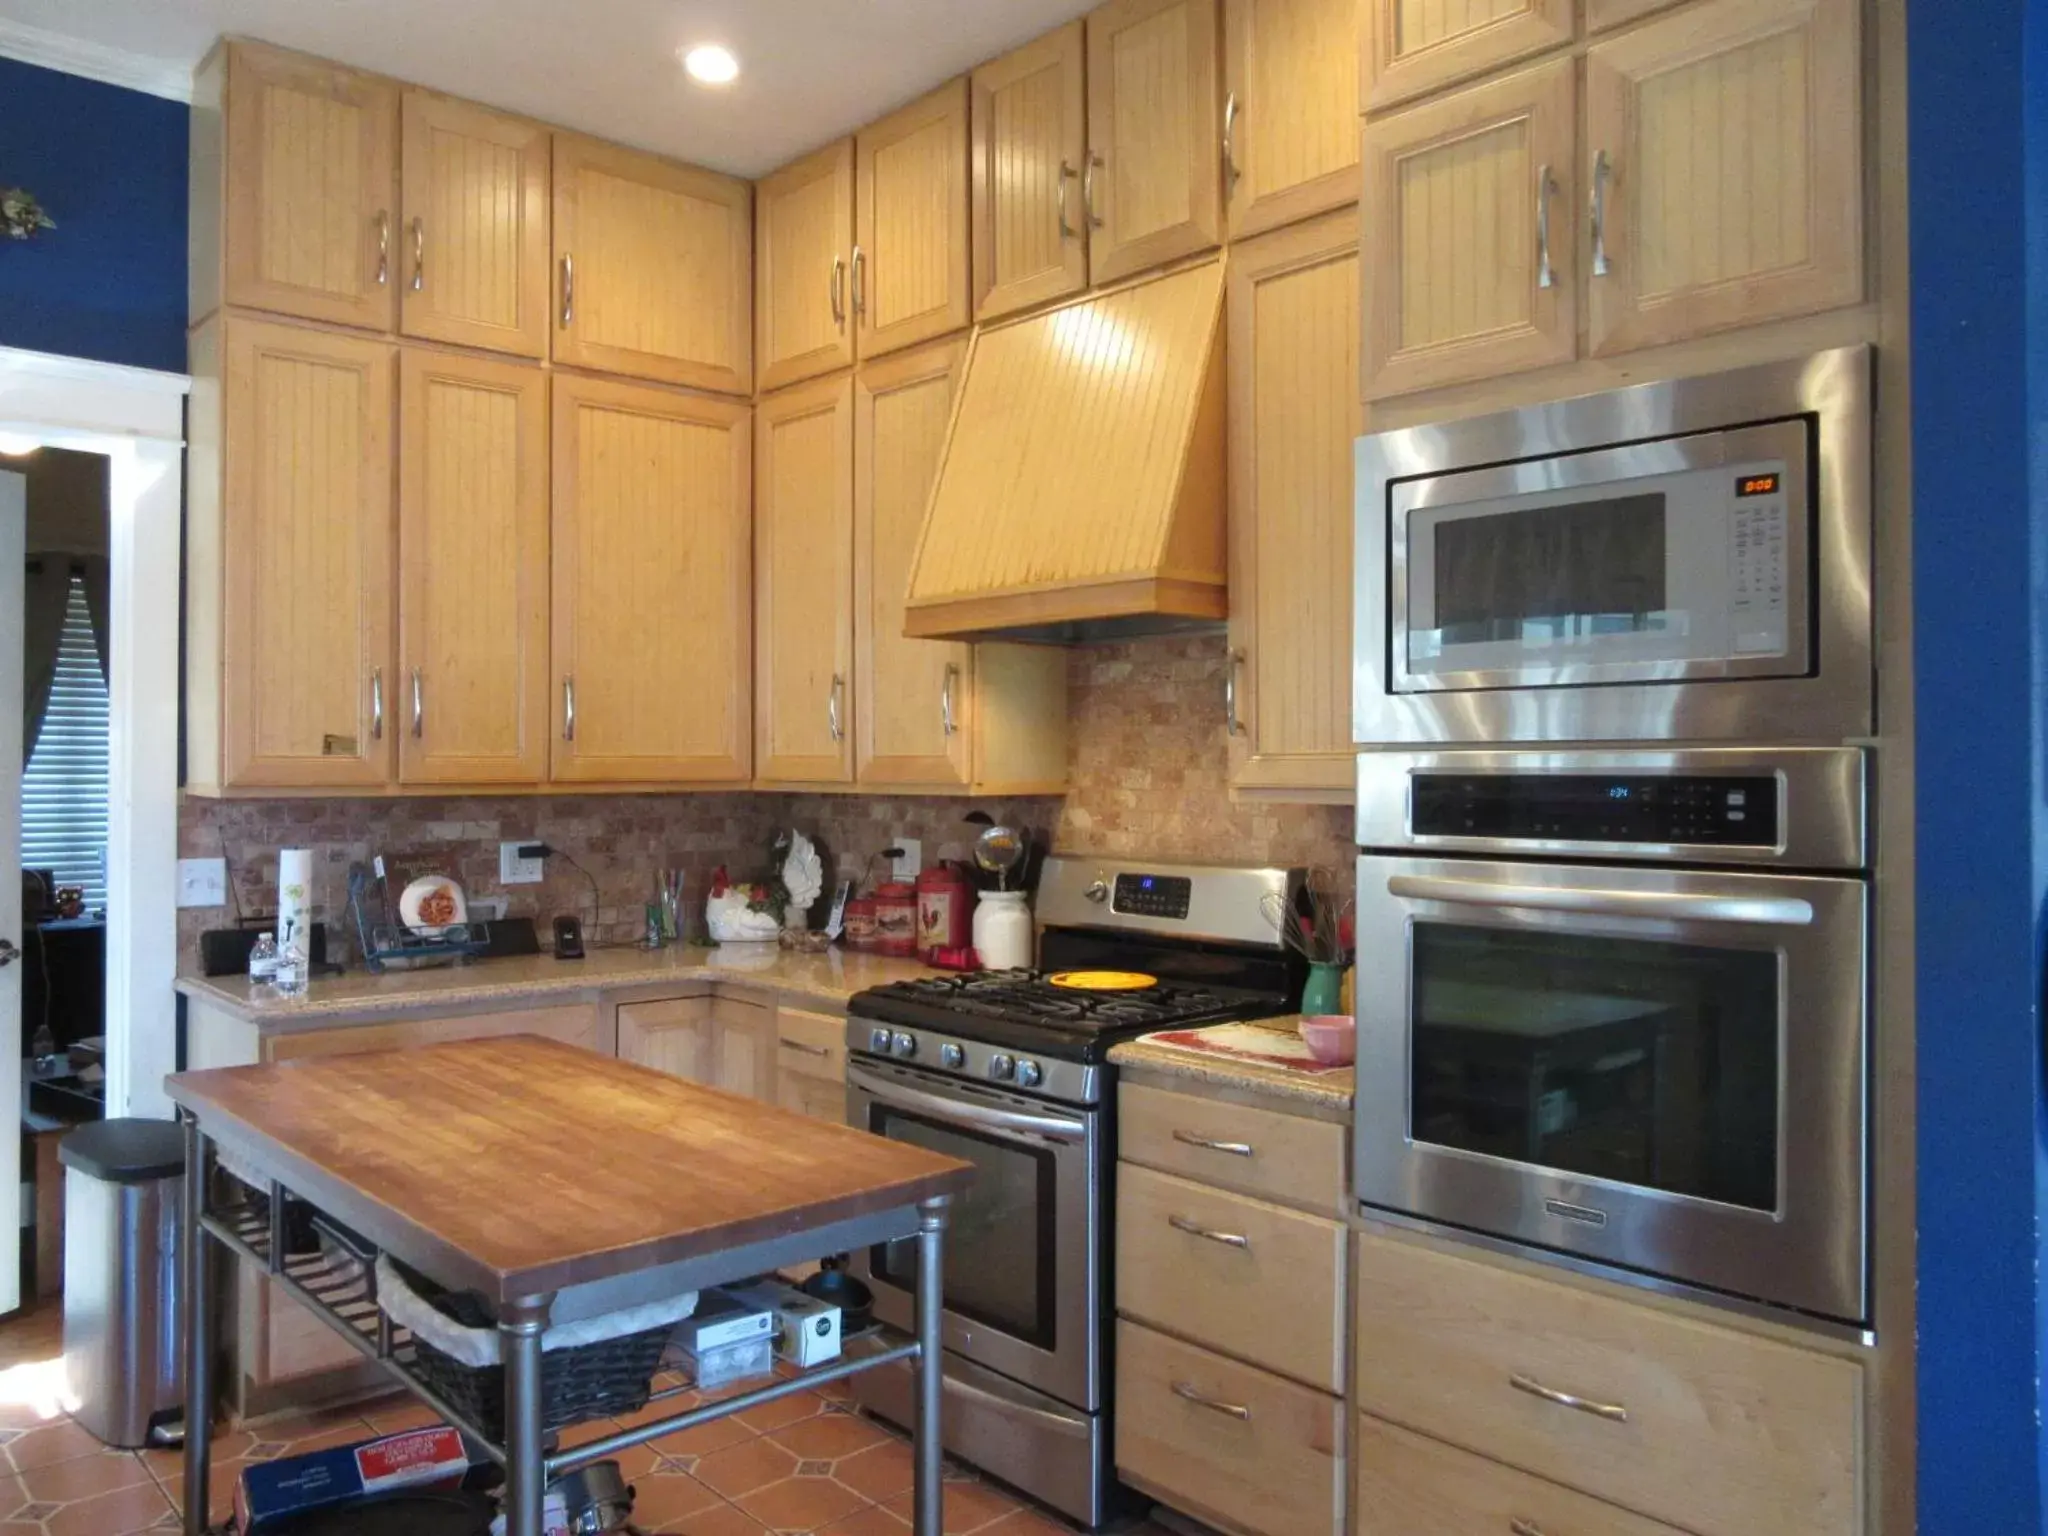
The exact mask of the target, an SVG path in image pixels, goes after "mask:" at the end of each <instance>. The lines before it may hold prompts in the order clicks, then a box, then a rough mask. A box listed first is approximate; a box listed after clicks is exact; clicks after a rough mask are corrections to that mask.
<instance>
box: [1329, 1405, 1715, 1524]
mask: <svg viewBox="0 0 2048 1536" xmlns="http://www.w3.org/2000/svg"><path fill="white" fill-rule="evenodd" d="M1352 1486H1353V1487H1354V1488H1355V1489H1356V1490H1357V1491H1356V1496H1355V1499H1354V1502H1353V1505H1352V1509H1353V1514H1352V1523H1351V1529H1352V1536H1475V1533H1479V1532H1484V1533H1485V1536H1494V1533H1496V1532H1524V1531H1538V1532H1542V1531H1554V1532H1564V1531H1569V1532H1570V1533H1571V1536H1684V1533H1683V1532H1681V1531H1678V1530H1676V1529H1674V1528H1673V1527H1671V1526H1668V1525H1662V1524H1659V1523H1658V1522H1657V1521H1655V1520H1645V1519H1644V1518H1643V1517H1642V1516H1641V1515H1632V1514H1630V1513H1629V1512H1628V1511H1627V1510H1625V1509H1617V1508H1615V1507H1614V1506H1613V1505H1612V1504H1602V1503H1600V1502H1599V1501H1598V1500H1597V1499H1589V1498H1587V1497H1586V1496H1585V1495H1584V1494H1583V1493H1573V1492H1572V1491H1571V1489H1569V1488H1560V1487H1558V1485H1557V1484H1555V1483H1546V1482H1545V1481H1543V1479H1542V1478H1540V1477H1531V1476H1529V1475H1528V1474H1527V1473H1526V1472H1517V1471H1515V1470H1514V1469H1513V1468H1512V1467H1504V1466H1502V1465H1501V1464H1500V1463H1499V1462H1497V1461H1488V1460H1487V1459H1486V1458H1485V1457H1484V1456H1473V1455H1469V1454H1467V1453H1466V1452H1464V1451H1461V1450H1457V1449H1455V1448H1454V1447H1452V1446H1448V1445H1445V1444H1444V1443H1443V1442H1442V1441H1439V1440H1430V1439H1427V1438H1425V1437H1424V1436H1422V1435H1411V1434H1410V1433H1408V1431H1406V1430H1405V1429H1396V1428H1395V1427H1394V1426H1393V1425H1391V1424H1383V1423H1381V1422H1380V1421H1379V1420H1378V1419H1375V1418H1372V1417H1370V1416H1369V1415H1365V1414H1361V1415H1359V1419H1358V1470H1357V1473H1356V1475H1355V1476H1354V1477H1353V1479H1352Z"/></svg>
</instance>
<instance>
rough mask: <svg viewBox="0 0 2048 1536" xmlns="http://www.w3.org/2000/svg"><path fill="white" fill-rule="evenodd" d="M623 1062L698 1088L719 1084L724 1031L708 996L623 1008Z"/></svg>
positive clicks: (630, 1004)
mask: <svg viewBox="0 0 2048 1536" xmlns="http://www.w3.org/2000/svg"><path fill="white" fill-rule="evenodd" d="M618 1019H619V1060H621V1061H630V1062H633V1063H635V1064H636V1065H638V1066H643V1067H653V1068H654V1069H655V1070H656V1071H657V1072H666V1073H668V1074H669V1075H670V1076H671V1077H680V1078H684V1079H686V1080H688V1081H690V1082H693V1083H705V1084H712V1083H715V1082H717V1080H718V1026H717V1024H716V1023H714V1022H713V1020H712V1016H711V999H710V998H708V997H677V998H663V999H662V1000H660V1001H659V1002H652V1003H621V1004H619V1011H618Z"/></svg>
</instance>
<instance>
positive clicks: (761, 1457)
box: [690, 1439, 797, 1499]
mask: <svg viewBox="0 0 2048 1536" xmlns="http://www.w3.org/2000/svg"><path fill="white" fill-rule="evenodd" d="M796 1463H797V1458H796V1457H794V1456H792V1455H791V1454H790V1453H789V1452H788V1451H786V1450H784V1449H783V1448H782V1447H781V1446H779V1445H777V1444H776V1443H775V1442H774V1441H772V1440H764V1439H755V1440H746V1441H742V1442H741V1443H740V1444H738V1445H735V1446H731V1447H729V1448H727V1449H725V1450H722V1451H715V1452H713V1453H712V1454H711V1455H709V1456H705V1457H703V1458H701V1459H700V1460H699V1461H698V1462H697V1464H696V1465H695V1466H694V1467H692V1468H691V1469H690V1470H691V1473H692V1475H693V1476H695V1477H696V1479H697V1481H698V1482H700V1483H703V1484H705V1485H707V1486H708V1487H711V1488H713V1489H716V1490H717V1491H718V1492H719V1493H722V1494H724V1495H725V1497H727V1498H728V1499H732V1498H736V1497H737V1496H738V1495H740V1494H743V1493H751V1492H753V1491H754V1490H755V1489H756V1488H765V1487H767V1486H768V1484H770V1483H779V1482H781V1481H782V1479H784V1478H785V1477H790V1476H792V1475H794V1473H795V1472H796Z"/></svg>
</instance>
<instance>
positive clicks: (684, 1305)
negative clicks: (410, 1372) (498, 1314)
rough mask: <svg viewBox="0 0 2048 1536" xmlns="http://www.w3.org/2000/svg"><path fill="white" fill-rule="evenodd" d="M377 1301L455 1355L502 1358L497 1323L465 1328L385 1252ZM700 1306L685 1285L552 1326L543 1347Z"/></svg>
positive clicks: (657, 1324) (468, 1360) (568, 1345)
mask: <svg viewBox="0 0 2048 1536" xmlns="http://www.w3.org/2000/svg"><path fill="white" fill-rule="evenodd" d="M377 1304H378V1305H379V1306H380V1307H382V1308H383V1309H384V1310H385V1312H387V1313H388V1314H389V1315H390V1317H391V1320H392V1321H393V1322H394V1323H397V1324H398V1325H399V1326H400V1327H402V1328H406V1329H409V1330H410V1331H411V1333H412V1335H413V1337H414V1338H418V1339H425V1340H426V1341H427V1342H428V1343H429V1344H431V1345H433V1346H434V1348H436V1349H438V1350H440V1351H441V1353H442V1354H444V1355H447V1356H448V1357H449V1358H450V1359H453V1360H459V1361H461V1362H462V1363H463V1364H464V1365H467V1366H471V1367H476V1368H481V1367H483V1366H487V1365H496V1364H498V1362H499V1359H500V1354H499V1347H498V1339H499V1334H498V1330H497V1329H495V1328H465V1327H463V1326H462V1324H460V1323H458V1322H456V1321H455V1320H454V1319H453V1318H451V1317H444V1316H442V1315H441V1314H440V1313H439V1312H436V1311H435V1310H434V1308H433V1307H432V1306H431V1305H430V1304H429V1303H428V1302H427V1301H426V1300H425V1298H423V1297H421V1296H420V1295H419V1293H418V1292H416V1291H414V1290H413V1288H412V1287H411V1286H409V1285H407V1284H406V1283H405V1281H404V1279H403V1278H402V1277H401V1276H400V1275H399V1273H398V1270H397V1267H396V1266H395V1265H393V1264H392V1262H391V1260H390V1258H389V1257H388V1256H386V1255H384V1254H381V1253H380V1254H378V1255H377ZM696 1310H697V1293H696V1292H695V1291H685V1292H683V1293H682V1294H681V1295H680V1296H670V1297H666V1298H664V1299H663V1300H661V1301H650V1302H647V1303H645V1304H644V1305H642V1306H637V1307H626V1308H623V1309H622V1310H620V1311H617V1312H605V1313H601V1314H599V1315H598V1316H596V1317H586V1318H583V1319H581V1320H580V1321H578V1322H573V1323H564V1324H563V1325H562V1326H560V1327H559V1328H550V1329H549V1330H548V1331H547V1332H546V1333H544V1334H542V1335H541V1339H540V1347H541V1349H542V1350H543V1351H546V1350H555V1349H574V1348H576V1347H577V1346H578V1345H581V1344H596V1343H598V1342H600V1341H601V1340H604V1339H616V1338H619V1337H621V1336H623V1335H625V1334H628V1333H645V1332H646V1331H647V1330H648V1329H650V1328H667V1327H672V1326H673V1325H675V1324H676V1323H679V1322H681V1321H682V1320H683V1319H684V1318H686V1317H688V1316H689V1315H690V1314H691V1313H692V1312H694V1311H696Z"/></svg>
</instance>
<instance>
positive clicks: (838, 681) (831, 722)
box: [825, 672, 846, 741]
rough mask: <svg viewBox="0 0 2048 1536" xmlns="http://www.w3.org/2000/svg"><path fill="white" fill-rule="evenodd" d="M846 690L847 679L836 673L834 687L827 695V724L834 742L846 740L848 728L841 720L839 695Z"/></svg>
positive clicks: (833, 678) (833, 676) (833, 677)
mask: <svg viewBox="0 0 2048 1536" xmlns="http://www.w3.org/2000/svg"><path fill="white" fill-rule="evenodd" d="M845 688H846V679H845V678H843V677H841V676H840V675H839V674H838V673H837V672H834V673H833V674H832V687H831V689H830V690H829V691H828V692H827V693H826V695H825V724H826V725H827V726H828V727H830V729H831V731H832V739H833V740H834V741H844V740H846V728H845V726H844V724H843V723H842V722H841V721H840V719H839V695H840V694H841V693H842V692H843V691H844V690H845Z"/></svg>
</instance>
